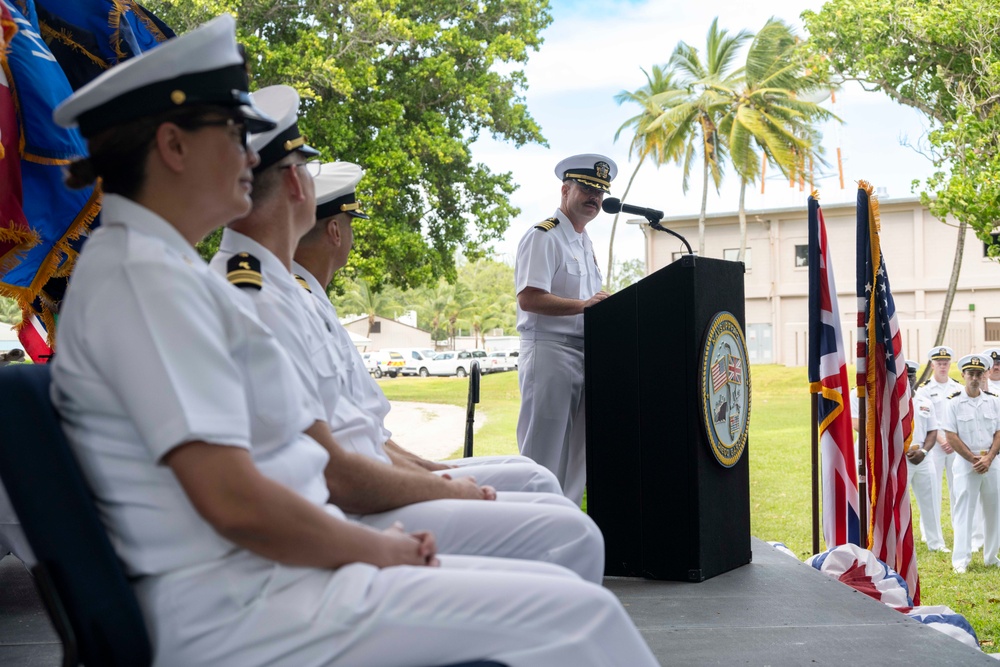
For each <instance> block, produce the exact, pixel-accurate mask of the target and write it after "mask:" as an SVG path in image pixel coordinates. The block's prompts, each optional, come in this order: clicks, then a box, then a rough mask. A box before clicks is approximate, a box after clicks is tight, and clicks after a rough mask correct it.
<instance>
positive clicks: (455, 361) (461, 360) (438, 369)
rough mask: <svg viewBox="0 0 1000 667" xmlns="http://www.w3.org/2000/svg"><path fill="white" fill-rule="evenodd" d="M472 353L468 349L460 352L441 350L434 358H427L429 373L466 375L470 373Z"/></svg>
mask: <svg viewBox="0 0 1000 667" xmlns="http://www.w3.org/2000/svg"><path fill="white" fill-rule="evenodd" d="M471 363H472V354H470V353H469V352H468V351H466V350H461V351H458V352H441V353H440V354H438V355H437V356H435V357H434V358H433V359H428V360H427V365H426V368H427V374H428V375H445V376H447V375H457V376H458V377H460V378H461V377H465V376H466V375H468V374H469V366H470V364H471Z"/></svg>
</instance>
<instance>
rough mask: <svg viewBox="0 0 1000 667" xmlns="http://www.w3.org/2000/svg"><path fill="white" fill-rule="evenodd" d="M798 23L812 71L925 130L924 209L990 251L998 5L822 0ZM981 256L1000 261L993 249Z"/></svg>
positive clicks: (994, 215) (997, 122)
mask: <svg viewBox="0 0 1000 667" xmlns="http://www.w3.org/2000/svg"><path fill="white" fill-rule="evenodd" d="M803 20H804V21H805V25H806V27H807V29H808V30H809V32H810V37H809V45H810V48H811V49H812V51H813V53H814V55H815V57H816V59H817V62H818V63H820V64H819V65H818V68H823V69H827V68H828V69H829V70H830V71H831V72H832V74H833V76H835V77H839V78H842V79H844V80H854V81H859V82H861V84H862V85H863V86H865V87H866V89H869V90H881V91H882V92H884V93H885V94H886V95H888V96H889V97H891V98H892V99H894V100H896V101H897V102H899V103H900V104H905V105H907V106H912V107H914V108H916V109H919V110H920V111H922V112H923V113H925V114H926V115H927V117H928V118H929V119H931V120H932V121H933V129H932V131H931V132H930V134H929V137H928V140H929V142H930V146H931V158H932V159H933V160H934V164H935V166H936V167H937V171H936V172H935V173H934V174H933V175H932V176H931V177H930V178H928V179H927V181H926V183H925V184H924V185H925V186H926V191H925V192H924V193H922V195H921V197H922V199H923V200H924V204H925V205H926V206H928V207H929V208H930V210H931V212H932V213H933V214H934V215H935V216H937V217H938V218H941V219H942V220H943V219H944V218H945V217H946V216H947V215H949V214H950V215H952V216H954V217H955V218H956V219H957V220H959V221H960V222H962V223H965V224H968V225H969V226H970V227H972V229H973V230H974V231H975V233H976V235H977V236H978V237H979V238H980V239H981V240H983V241H984V242H986V243H990V242H991V238H990V233H991V232H992V231H993V229H994V225H995V224H996V221H997V220H1000V4H998V3H996V2H994V1H993V0H934V1H927V0H899V1H898V2H893V3H884V2H879V1H878V0H831V1H830V2H827V3H826V4H825V5H824V6H823V9H822V10H821V11H820V12H818V13H814V12H805V13H804V14H803ZM919 186H920V183H919V182H918V181H915V182H914V188H917V187H919ZM990 254H991V255H992V256H994V257H996V256H998V255H1000V247H997V246H992V247H991V248H990Z"/></svg>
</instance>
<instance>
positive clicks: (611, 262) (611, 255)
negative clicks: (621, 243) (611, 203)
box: [604, 155, 646, 292]
mask: <svg viewBox="0 0 1000 667" xmlns="http://www.w3.org/2000/svg"><path fill="white" fill-rule="evenodd" d="M645 161H646V156H645V155H643V156H642V157H641V158H639V164H637V165H635V169H633V170H632V175H631V176H630V177H629V179H628V185H626V186H625V192H623V193H622V197H621V200H622V202H624V201H625V198H626V197H628V191H629V190H631V189H632V181H634V180H635V175H636V174H638V173H639V167H641V166H642V163H643V162H645ZM621 214H622V212H621V211H618V212H617V213H615V219H614V220H613V221H612V223H611V241H609V242H608V273H607V276H608V277H607V278H605V279H604V289H605V290H606V291H608V292H610V291H611V274H612V271H613V270H614V267H615V230H616V229H617V228H618V216H619V215H621Z"/></svg>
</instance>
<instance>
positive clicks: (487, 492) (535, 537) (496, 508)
mask: <svg viewBox="0 0 1000 667" xmlns="http://www.w3.org/2000/svg"><path fill="white" fill-rule="evenodd" d="M251 98H252V99H253V101H254V104H255V105H256V106H257V107H259V108H260V109H261V110H262V111H264V112H265V113H267V114H268V115H270V116H273V117H274V118H276V119H277V120H278V126H277V127H276V128H275V129H274V130H272V131H270V132H266V133H261V134H255V135H252V136H251V138H250V144H251V147H252V148H253V149H255V150H257V152H258V153H259V154H260V160H261V161H260V164H258V165H257V166H256V167H255V168H254V182H255V187H254V192H253V194H252V197H251V198H252V200H253V209H252V211H251V212H250V214H249V215H247V216H245V217H243V218H240V219H238V220H236V221H234V222H232V223H231V224H230V225H229V226H228V227H227V228H226V229H225V231H224V232H223V234H222V242H221V244H220V246H219V252H218V253H217V254H216V255H215V257H213V258H212V261H211V264H210V265H211V267H212V268H213V269H214V270H215V271H217V272H218V273H220V274H221V275H228V276H229V277H230V279H231V281H232V282H234V283H235V284H236V285H237V286H239V287H241V288H243V289H244V290H245V292H246V296H249V297H250V299H251V300H252V301H253V302H254V304H255V306H256V309H257V313H258V315H259V317H260V318H261V320H262V321H263V322H264V324H266V325H267V326H268V327H269V328H270V329H271V331H272V332H274V334H275V336H276V337H277V338H278V340H279V341H280V342H281V343H282V345H284V346H285V349H286V351H287V352H288V353H289V356H290V357H291V359H292V362H293V363H294V364H295V365H296V368H297V370H298V371H299V375H300V378H301V379H302V382H303V384H304V386H305V387H307V391H308V392H309V393H310V394H311V395H313V396H316V397H317V399H318V401H319V402H320V403H321V404H322V406H323V410H322V413H321V414H320V415H318V417H317V418H318V419H319V420H321V421H323V422H324V426H326V428H327V432H328V433H329V432H330V429H329V426H328V424H330V423H333V424H338V423H340V422H341V421H342V419H343V417H342V415H344V414H347V415H349V416H348V419H352V418H353V415H354V414H356V413H357V412H359V411H360V410H361V408H359V406H356V405H349V403H351V398H350V396H349V395H346V394H345V393H344V392H343V391H342V389H341V387H340V380H339V377H338V373H337V368H338V366H341V365H342V364H343V361H342V360H340V359H338V358H336V356H335V355H334V353H333V346H332V345H331V339H330V336H329V332H328V331H327V329H326V323H324V322H323V320H322V319H321V318H320V317H319V315H318V314H317V313H316V304H315V300H314V299H313V298H312V297H311V296H309V293H308V292H306V291H305V290H304V289H302V287H301V286H300V284H299V283H298V282H297V281H296V279H295V277H294V276H293V274H292V273H291V264H292V253H293V252H294V250H295V246H296V244H297V243H298V241H299V238H300V237H301V236H302V235H303V234H305V233H306V232H307V231H308V230H310V229H312V227H313V226H314V225H315V211H316V199H315V183H314V182H313V179H312V176H311V175H310V173H309V171H308V168H309V164H308V160H310V158H313V157H315V155H316V151H315V150H314V149H312V148H311V147H309V146H307V145H306V144H305V140H304V139H303V137H302V136H301V134H300V133H299V129H298V124H297V122H296V121H297V112H298V105H299V97H298V94H297V93H296V92H295V90H294V89H293V88H291V87H289V86H270V87H268V88H264V89H263V90H260V91H257V92H255V93H253V94H252V95H251ZM315 166H316V167H318V166H319V165H318V164H315ZM247 267H250V268H247ZM236 291H237V290H235V289H234V290H233V292H234V294H235V292H236ZM241 296H242V295H241ZM367 425H368V429H367V430H368V433H369V435H368V436H367V437H361V438H360V439H362V440H365V441H366V442H368V443H370V445H372V446H375V445H378V444H380V443H379V442H378V438H379V437H380V436H381V435H382V429H381V425H380V424H378V423H376V422H375V421H374V420H373V419H368V420H367ZM352 435H354V436H355V439H357V438H358V434H352ZM328 439H331V438H329V437H328ZM332 440H334V441H333V442H332V443H331V444H329V445H328V449H329V455H330V463H329V464H328V466H327V473H326V474H327V484H328V486H329V489H330V501H331V502H333V503H334V504H336V505H337V506H339V507H340V508H342V509H344V510H345V511H347V512H350V513H352V515H353V517H354V518H357V519H359V520H360V521H362V522H363V523H365V524H367V525H370V526H372V527H375V528H388V527H390V526H392V525H393V524H395V523H396V522H401V523H403V524H404V525H407V526H420V527H421V528H422V529H426V530H431V531H433V532H434V535H435V537H436V539H437V543H438V547H439V548H440V549H441V550H442V551H444V552H445V553H449V554H465V555H481V556H501V557H504V558H525V559H530V560H541V561H545V562H550V563H555V564H558V565H564V566H566V567H568V568H570V569H571V570H573V571H575V572H576V573H577V574H579V575H580V576H582V577H583V578H585V579H587V580H588V581H593V582H594V583H600V582H601V580H602V578H603V574H604V540H603V537H602V536H601V532H600V529H598V527H597V525H596V524H595V523H594V522H593V520H591V519H590V517H588V516H587V515H585V514H583V513H582V512H580V511H579V509H578V508H576V507H574V506H573V504H572V503H570V502H569V501H567V500H566V499H565V498H563V497H562V496H558V495H555V494H551V493H517V492H509V493H508V492H501V493H500V494H496V492H495V491H494V490H493V489H492V488H490V487H480V486H478V485H477V484H476V481H475V480H474V479H473V478H471V477H463V478H459V479H454V480H451V479H447V478H445V477H440V476H438V475H434V474H433V473H430V472H428V471H427V470H423V469H414V468H410V467H400V466H395V465H392V464H391V463H390V462H386V461H384V460H381V459H377V458H376V457H366V456H364V455H359V454H358V453H357V452H356V451H352V450H351V449H350V448H344V447H342V446H341V444H340V442H339V439H336V435H335V434H334V438H333V439H332ZM369 448H371V447H369ZM494 498H497V499H499V500H501V501H506V502H492V501H493V500H494ZM529 503H535V504H547V505H560V506H553V507H540V506H535V505H532V504H529Z"/></svg>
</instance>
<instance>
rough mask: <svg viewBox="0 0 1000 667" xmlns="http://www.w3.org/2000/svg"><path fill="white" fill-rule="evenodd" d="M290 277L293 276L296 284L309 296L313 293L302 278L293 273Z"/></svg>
mask: <svg viewBox="0 0 1000 667" xmlns="http://www.w3.org/2000/svg"><path fill="white" fill-rule="evenodd" d="M292 275H293V276H295V282H297V283H298V284H299V285H300V286H301V287H302V289H304V290H305V291H307V292H309V293H310V294H312V293H313V291H312V288H311V287H309V283H307V282H306V279H305V278H303V277H302V276H300V275H299V274H297V273H293V274H292Z"/></svg>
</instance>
